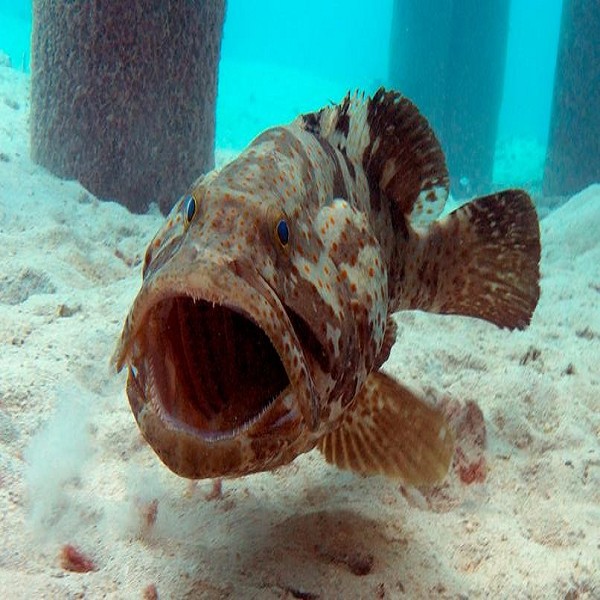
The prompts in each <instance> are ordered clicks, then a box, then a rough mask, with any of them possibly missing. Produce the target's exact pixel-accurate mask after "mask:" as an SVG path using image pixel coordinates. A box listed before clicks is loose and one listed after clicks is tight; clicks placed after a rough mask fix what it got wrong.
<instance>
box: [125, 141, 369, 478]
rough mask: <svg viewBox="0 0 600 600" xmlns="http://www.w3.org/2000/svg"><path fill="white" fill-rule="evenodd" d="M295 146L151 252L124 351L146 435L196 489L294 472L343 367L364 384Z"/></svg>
mask: <svg viewBox="0 0 600 600" xmlns="http://www.w3.org/2000/svg"><path fill="white" fill-rule="evenodd" d="M272 137H273V138H274V139H278V137H281V136H280V135H279V134H272ZM283 137H285V136H283ZM281 146H282V142H281V143H280V145H279V146H277V145H276V144H274V143H273V142H272V140H271V139H269V137H268V136H267V137H266V139H265V140H263V142H262V143H259V144H258V146H256V145H253V146H251V147H250V148H249V149H248V150H247V151H246V152H245V153H244V155H242V156H241V157H239V158H238V159H237V160H236V161H235V162H234V163H233V164H231V165H230V166H228V167H225V168H224V169H223V170H222V171H221V172H219V173H218V174H217V173H211V174H209V175H208V176H206V177H204V178H202V179H201V180H199V181H198V182H197V183H196V184H194V185H193V186H192V188H191V189H190V190H189V192H188V193H187V194H185V195H184V197H183V198H181V200H180V201H179V202H178V203H177V204H176V205H175V207H174V208H173V210H172V212H171V214H170V215H169V217H168V219H167V221H166V224H165V225H164V226H163V228H162V229H161V231H159V233H158V234H157V236H156V237H155V238H154V240H153V241H152V242H151V243H150V246H149V248H148V251H147V253H146V257H145V261H144V267H143V283H142V287H141V290H140V292H139V294H138V296H137V297H136V299H135V302H134V304H133V307H132V309H131V311H130V313H129V316H128V317H127V320H126V323H125V326H124V330H123V333H122V336H121V340H120V343H119V346H118V348H117V350H116V352H115V356H114V363H115V365H116V367H117V369H119V370H120V369H121V368H122V367H123V366H124V365H128V369H129V373H128V383H127V393H128V397H129V401H130V404H131V408H132V411H133V413H134V415H135V418H136V420H137V422H138V425H139V427H140V430H141V432H142V434H143V435H144V437H145V438H146V440H147V441H148V442H149V444H150V445H151V446H152V447H153V449H154V450H155V451H156V453H157V454H158V455H159V457H160V458H161V459H162V460H163V462H164V463H165V464H166V465H167V466H168V467H169V468H170V469H171V470H173V471H174V472H176V473H177V474H179V475H182V476H185V477H190V478H194V479H200V478H205V477H216V476H237V475H243V474H246V473H250V472H255V471H262V470H267V469H270V468H273V467H275V466H278V465H280V464H285V463H287V462H290V461H291V460H293V458H295V457H296V456H297V455H298V454H299V453H301V452H304V451H306V450H308V449H310V448H311V447H312V446H314V444H315V443H316V440H317V438H318V436H317V432H318V430H319V429H320V428H322V427H323V426H324V423H323V417H324V415H325V416H328V415H329V413H330V412H331V411H330V408H329V407H328V406H327V399H328V393H329V392H330V391H331V390H332V389H333V388H334V387H335V386H336V385H339V377H341V374H340V373H338V374H335V373H333V365H334V363H335V364H338V365H342V366H343V368H344V369H345V372H346V373H347V374H349V375H348V376H352V377H354V378H355V377H356V374H355V372H354V371H353V368H352V367H353V359H352V357H351V356H350V354H351V352H350V349H351V347H352V343H351V341H352V340H353V339H355V337H356V335H355V334H356V331H355V327H356V322H355V321H354V320H353V319H352V318H347V317H349V316H350V315H348V314H347V313H346V311H345V309H343V308H340V307H339V306H334V303H333V302H331V301H330V299H329V298H328V296H327V295H326V294H325V293H324V292H323V290H324V289H325V286H326V287H327V288H329V289H330V290H332V289H333V288H334V287H335V286H336V277H338V279H339V274H338V273H337V270H336V269H335V266H334V265H331V269H330V271H329V272H327V273H325V272H321V275H320V277H321V280H320V282H318V283H317V282H316V281H313V280H312V279H310V278H308V276H307V273H305V272H304V271H303V269H304V268H305V263H306V261H307V257H312V258H309V260H310V261H311V268H312V269H313V271H314V268H315V266H316V264H317V263H319V260H320V257H322V255H323V251H324V246H323V241H322V240H320V239H319V238H318V236H316V235H308V236H307V235H305V234H306V233H307V231H308V230H307V227H308V226H307V225H306V223H308V222H310V221H312V219H313V217H315V214H313V212H314V211H313V212H311V211H312V208H311V206H310V203H308V204H307V203H306V202H303V203H302V204H300V202H299V197H301V196H303V195H305V194H306V192H307V190H306V189H305V186H306V185H310V184H311V181H310V177H308V176H306V177H304V178H303V176H302V175H301V174H300V173H296V174H295V175H290V173H295V172H294V167H293V164H297V157H296V156H294V155H293V152H292V150H291V146H289V147H287V146H286V148H287V152H283V156H282V155H281V152H282V147H281ZM283 146H285V144H283ZM286 157H287V158H286ZM288 159H289V160H288ZM284 175H285V176H284ZM316 210H317V209H316V208H315V211H316ZM302 227H304V230H303V229H302ZM322 267H323V265H321V267H320V268H321V271H322ZM326 271H327V269H326ZM312 276H314V272H313V273H312ZM319 286H320V287H321V288H323V289H322V290H321V293H319V292H318V289H317V288H318V287H319ZM336 303H337V304H338V305H339V298H338V299H337V300H336ZM348 307H350V303H348ZM344 322H345V323H346V324H345V325H344V324H343V323H344ZM342 329H344V330H343V331H342ZM353 335H354V337H353ZM343 340H350V343H347V344H346V346H344V347H340V346H343V344H344V342H343ZM344 352H346V353H347V354H348V356H347V357H346V358H347V360H339V358H340V353H342V354H343V353H344ZM334 355H335V357H336V359H335V360H334ZM342 358H343V357H342ZM342 379H343V377H342ZM357 385H358V382H355V384H354V387H356V386H357ZM354 392H355V390H352V391H349V392H348V394H347V396H348V398H351V397H352V396H353V395H354Z"/></svg>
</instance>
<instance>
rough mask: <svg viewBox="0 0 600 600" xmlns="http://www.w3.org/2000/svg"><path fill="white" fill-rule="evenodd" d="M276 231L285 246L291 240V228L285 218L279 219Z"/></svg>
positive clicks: (280, 241)
mask: <svg viewBox="0 0 600 600" xmlns="http://www.w3.org/2000/svg"><path fill="white" fill-rule="evenodd" d="M275 232H276V233H277V239H278V240H279V243H280V244H281V245H282V246H283V247H284V248H285V246H287V245H288V243H289V241H290V229H289V227H288V224H287V221H286V220H285V219H279V221H278V222H277V225H276V227H275Z"/></svg>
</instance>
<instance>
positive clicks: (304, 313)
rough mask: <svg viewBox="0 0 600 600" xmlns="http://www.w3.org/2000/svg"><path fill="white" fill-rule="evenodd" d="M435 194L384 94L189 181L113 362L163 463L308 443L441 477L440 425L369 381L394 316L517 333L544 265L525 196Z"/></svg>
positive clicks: (224, 470)
mask: <svg viewBox="0 0 600 600" xmlns="http://www.w3.org/2000/svg"><path fill="white" fill-rule="evenodd" d="M447 196H448V172H447V169H446V165H445V159H444V155H443V153H442V150H441V148H440V145H439V143H438V141H437V140H436V137H435V135H434V133H433V131H432V130H431V128H430V126H429V124H428V123H427V121H426V119H425V118H424V117H423V116H422V115H421V114H420V113H419V111H418V110H417V108H416V107H415V106H414V105H413V104H412V103H411V102H410V101H409V100H408V99H407V98H405V97H403V96H402V95H400V94H399V93H397V92H394V91H386V90H384V89H380V90H378V91H377V92H376V93H375V94H374V95H373V96H372V97H365V96H364V95H362V94H358V93H355V94H348V95H347V96H346V97H345V98H344V100H343V101H342V102H341V103H340V104H339V105H331V106H327V107H325V108H323V109H322V110H320V111H318V112H315V113H310V114H304V115H301V116H299V117H298V118H297V119H295V120H294V121H293V122H292V123H291V124H290V125H287V126H282V127H274V128H271V129H268V130H266V131H265V132H263V133H262V134H260V135H259V136H258V137H257V138H256V139H255V140H254V141H253V142H252V143H251V144H250V145H249V146H248V148H247V149H246V150H245V151H244V152H242V153H241V154H240V155H239V157H238V158H237V159H236V160H234V161H233V162H231V163H230V164H228V165H227V166H225V167H224V168H223V169H222V170H220V171H218V172H217V171H213V172H210V173H209V174H207V175H206V176H204V177H201V178H200V179H198V180H197V181H196V182H195V183H194V184H193V185H192V186H191V188H190V189H189V190H188V192H187V193H186V194H185V195H184V196H183V197H182V198H181V199H180V200H179V201H178V203H177V204H176V205H175V207H174V208H173V210H172V211H171V213H170V215H169V217H168V219H167V221H166V224H165V225H164V226H163V227H162V229H161V230H160V231H159V233H158V234H157V235H156V237H155V238H154V239H153V241H152V242H151V243H150V246H149V247H148V250H147V252H146V256H145V261H144V266H143V282H142V286H141V290H140V292H139V294H138V295H137V297H136V299H135V302H134V304H133V307H132V309H131V311H130V313H129V316H128V317H127V320H126V322H125V326H124V329H123V333H122V336H121V339H120V342H119V345H118V348H117V350H116V352H115V356H114V364H115V365H116V368H117V369H118V370H121V369H122V367H123V366H124V365H127V366H128V371H129V373H128V379H127V394H128V397H129V402H130V404H131V409H132V411H133V414H134V415H135V418H136V420H137V423H138V425H139V428H140V430H141V432H142V434H143V436H144V437H145V439H146V440H147V441H148V443H149V444H150V445H151V446H152V448H153V449H154V450H155V452H156V453H157V454H158V456H159V457H160V458H161V460H162V461H163V462H164V463H165V464H166V465H167V466H168V467H169V468H170V469H171V470H173V471H174V472H175V473H177V474H179V475H181V476H184V477H189V478H193V479H201V478H206V477H227V476H229V477H232V476H240V475H245V474H248V473H253V472H257V471H266V470H270V469H273V468H275V467H277V466H280V465H283V464H286V463H289V462H290V461H292V460H294V458H295V457H297V456H298V455H299V454H301V453H303V452H308V451H309V450H311V449H312V448H315V447H317V448H318V449H319V450H320V452H321V453H322V454H323V456H324V457H325V459H326V460H327V461H329V462H330V463H333V464H335V465H337V466H338V467H340V468H342V469H351V470H353V471H355V472H357V473H360V474H377V473H381V474H384V475H387V476H390V477H397V478H400V479H401V480H402V481H404V482H405V483H407V484H411V485H425V484H430V483H433V482H436V481H439V480H440V479H442V478H443V477H444V475H445V474H446V472H447V470H448V466H449V463H450V461H451V458H452V454H453V444H454V440H453V437H454V436H453V433H452V431H451V429H450V427H449V425H448V424H447V422H446V420H445V418H444V416H443V415H442V414H441V413H440V412H439V411H438V410H436V409H435V408H434V407H432V406H430V405H429V404H428V403H426V402H424V401H423V400H422V399H420V398H419V397H418V396H417V395H416V394H415V393H413V392H412V391H411V390H409V389H408V388H406V387H404V386H403V385H401V384H400V383H399V382H398V381H396V380H395V379H393V378H392V377H390V376H389V375H387V374H385V373H383V372H382V371H381V367H382V365H383V363H384V362H385V361H386V359H387V358H388V356H389V354H390V350H391V348H392V345H393V344H394V342H395V338H396V327H395V324H394V320H393V317H392V315H393V313H395V312H396V311H400V310H415V309H416V310H422V311H428V312H433V313H442V314H458V315H467V316H470V317H476V318H479V319H484V320H486V321H490V322H491V323H494V324H495V325H497V326H499V327H506V328H509V329H514V328H517V329H521V328H524V327H526V326H527V325H528V324H529V322H530V319H531V316H532V313H533V311H534V309H535V306H536V304H537V301H538V297H539V259H540V238H539V223H538V219H537V216H536V212H535V209H534V206H533V204H532V202H531V200H530V198H529V196H528V195H527V194H526V193H525V192H523V191H520V190H508V191H504V192H500V193H496V194H493V195H490V196H486V197H482V198H478V199H476V200H474V201H472V202H471V203H469V204H467V205H465V206H462V207H461V208H459V209H457V210H455V211H454V212H451V213H450V214H448V215H447V216H444V217H443V218H440V214H441V211H442V209H443V207H444V203H445V201H446V198H447ZM406 350H409V349H406ZM406 350H405V351H406Z"/></svg>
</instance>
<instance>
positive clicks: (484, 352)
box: [0, 0, 600, 600]
mask: <svg viewBox="0 0 600 600" xmlns="http://www.w3.org/2000/svg"><path fill="white" fill-rule="evenodd" d="M41 1H42V0H40V2H41ZM434 3H435V2H434ZM69 4H70V5H76V3H69ZM81 4H82V5H83V4H84V3H81ZM132 4H133V3H132ZM450 4H451V3H450V2H449V3H448V4H447V6H450ZM467 4H468V5H470V6H471V7H472V6H473V5H474V4H475V5H476V4H477V3H473V2H471V0H465V3H464V5H465V6H466V5H467ZM481 4H482V6H483V3H481ZM47 5H48V4H47ZM97 5H99V4H97ZM400 5H403V6H404V7H405V8H406V7H409V8H410V7H411V6H412V7H428V6H429V5H430V4H429V1H428V2H417V0H415V2H414V3H412V4H411V3H410V2H402V1H394V0H375V1H373V2H368V3H367V2H361V1H359V0H347V1H344V2H341V1H337V0H332V1H329V2H319V1H317V0H306V1H305V2H302V3H299V2H281V1H279V2H278V1H276V0H258V1H245V0H230V1H229V2H227V5H226V14H225V21H224V27H223V34H222V44H221V50H220V59H219V65H218V95H217V101H216V135H215V144H214V145H215V157H214V158H215V164H216V166H217V167H221V166H223V165H224V164H225V163H227V162H228V161H229V160H231V159H233V158H235V157H236V156H237V154H238V153H239V152H240V151H241V150H243V148H244V147H246V146H247V144H248V143H249V142H250V140H252V139H253V138H254V137H255V136H256V135H257V134H259V133H260V132H261V131H263V130H264V129H265V128H267V127H270V126H273V125H276V124H280V123H287V122H289V121H291V120H292V119H294V118H295V117H296V116H297V115H298V114H299V113H302V112H307V111H314V110H316V109H318V108H320V107H321V106H324V105H326V104H328V103H330V102H339V101H340V100H341V99H342V98H343V97H344V95H345V94H346V93H347V91H348V90H354V89H362V90H365V91H366V92H367V93H373V92H374V91H375V90H376V89H377V88H378V87H379V86H382V85H384V86H390V85H396V84H395V83H393V79H394V76H393V73H392V71H393V70H394V68H395V67H394V53H393V51H392V48H393V45H392V39H396V40H397V39H399V38H401V37H402V36H398V35H396V36H394V33H393V32H394V27H397V26H398V22H397V21H396V18H397V12H395V10H396V9H397V7H398V6H400ZM452 5H453V6H454V7H455V11H454V14H453V17H452V18H453V19H454V27H455V31H457V32H460V34H456V35H455V36H454V38H453V39H454V40H455V41H457V43H458V42H459V41H461V40H469V39H471V38H472V37H474V36H475V34H476V33H477V35H484V36H485V35H487V33H488V32H490V31H491V29H490V24H489V22H488V23H487V24H486V25H485V26H484V27H483V26H482V28H478V27H477V20H476V18H475V19H474V18H473V13H472V12H471V13H469V15H467V12H466V11H465V12H464V13H463V12H461V2H460V1H455V2H453V3H452ZM492 5H493V6H495V7H500V8H502V9H504V10H508V18H507V31H506V51H505V53H504V54H503V56H502V60H503V61H504V66H503V68H502V72H501V73H500V75H499V74H498V71H497V70H494V74H496V75H499V76H498V77H497V79H498V80H501V103H500V106H499V111H498V115H497V119H498V120H497V133H496V135H495V142H494V146H495V148H494V164H493V178H492V181H491V183H486V186H487V187H489V188H490V190H496V189H500V188H505V187H523V188H524V189H525V190H527V191H528V192H529V193H530V194H531V195H532V197H533V199H534V202H535V204H536V208H537V211H538V214H539V217H540V229H541V238H542V259H541V272H542V279H541V297H540V301H539V304H538V307H537V309H536V311H535V313H534V316H533V319H532V322H531V324H530V326H529V327H528V328H527V329H526V330H524V331H514V332H510V331H508V330H506V329H497V328H496V327H494V326H493V325H490V324H489V323H485V322H483V321H479V320H476V319H469V318H464V317H458V316H456V317H454V316H441V315H430V314H423V313H421V312H418V311H415V312H409V311H405V312H400V313H397V314H396V315H395V316H394V318H395V321H396V325H397V326H398V341H397V342H396V344H395V345H394V347H393V349H392V352H391V354H390V357H389V360H388V361H387V362H386V363H385V365H384V370H385V371H386V372H387V373H389V374H391V375H393V376H394V377H396V378H397V379H399V380H401V381H402V382H404V383H405V384H406V385H407V386H409V387H410V388H411V389H414V390H416V391H418V393H419V394H420V395H421V396H422V397H425V398H427V399H428V400H430V401H432V402H439V403H441V404H443V405H445V406H447V407H454V409H455V410H456V414H455V416H456V421H457V423H456V427H457V433H458V435H459V438H460V439H462V440H469V443H462V444H461V445H460V451H461V452H463V453H464V455H463V456H462V460H463V463H461V464H459V465H453V468H452V469H451V473H450V474H449V476H448V479H447V480H446V481H445V482H444V483H443V485H440V486H437V487H436V488H435V489H433V490H430V491H424V490H420V489H413V488H408V487H406V486H403V485H401V484H399V483H398V482H394V481H390V480H387V479H383V478H381V477H369V478H365V477H358V476H355V475H354V474H352V473H349V472H342V471H340V470H338V469H336V468H334V467H331V466H330V465H328V464H326V463H325V461H324V460H323V458H322V457H321V456H320V455H319V454H318V453H316V452H311V453H308V454H305V455H302V456H300V457H299V458H298V459H296V460H295V461H294V462H293V463H292V464H290V465H287V466H284V467H281V468H278V469H276V470H274V471H272V472H267V473H260V474H256V475H251V476H248V477H244V478H240V479H233V480H225V481H223V482H222V485H221V484H215V483H213V482H212V481H206V480H204V481H199V482H195V481H191V482H190V481H186V480H183V479H181V478H178V477H176V476H175V475H174V474H172V473H171V472H170V471H169V470H168V469H166V468H165V467H164V466H163V465H162V464H161V463H160V461H159V460H158V459H157V457H156V455H155V454H154V453H153V451H152V450H151V449H150V447H149V446H148V445H147V444H146V443H145V442H144V440H143V438H142V437H141V435H140V434H139V431H138V428H137V426H136V423H135V421H134V418H133V416H132V414H131V410H130V407H129V404H128V400H127V397H126V394H125V374H124V373H121V374H116V373H114V370H113V369H112V368H111V367H110V366H109V362H110V357H111V355H112V353H113V351H114V349H115V344H116V342H117V340H118V338H119V334H120V332H121V328H122V326H123V321H124V319H125V317H126V315H127V312H128V310H129V308H130V306H131V304H132V301H133V299H134V297H135V295H136V293H137V292H138V290H139V286H140V281H141V269H142V263H143V260H144V253H145V250H146V247H147V246H148V243H149V242H150V240H152V238H153V236H154V235H155V233H156V232H157V230H158V229H159V228H160V227H161V226H162V225H163V223H164V214H161V211H160V209H159V206H158V205H157V204H156V203H155V202H150V204H149V207H148V210H147V211H146V210H143V211H137V212H138V214H134V212H131V211H130V210H128V209H127V208H126V207H125V206H123V205H122V204H119V203H118V202H114V201H110V200H107V199H101V198H99V197H97V196H96V195H95V194H94V193H92V192H90V190H89V189H88V188H86V186H83V185H82V184H81V183H79V182H78V181H75V180H74V179H73V178H68V177H64V178H61V177H57V176H56V175H54V174H52V173H51V172H50V170H48V169H46V168H44V167H43V166H40V164H37V163H36V162H35V161H34V160H32V158H31V155H32V148H31V126H32V119H31V109H32V101H31V69H30V65H31V32H32V5H31V2H25V1H21V0H0V598H2V599H4V598H6V599H12V598H15V599H17V598H18V599H21V598H116V599H121V598H137V599H139V598H144V599H146V600H151V599H155V598H212V599H217V598H219V599H220V598H258V599H262V598H266V599H275V598H286V599H288V598H302V599H310V600H312V599H329V598H448V599H450V598H452V599H456V598H519V599H520V598H540V599H541V598H544V599H546V598H557V599H561V600H576V599H587V600H592V599H596V598H600V542H599V541H600V368H599V366H598V357H599V356H600V234H599V232H600V172H594V170H593V169H594V168H595V167H593V166H592V167H590V168H589V169H588V172H591V178H588V180H587V181H586V183H585V185H580V186H575V187H574V188H573V189H570V190H569V191H568V192H560V193H558V192H557V193H551V194H549V193H545V192H544V177H545V170H546V169H547V161H548V158H547V157H548V148H549V144H550V140H551V138H552V126H551V123H552V110H553V94H554V93H555V92H554V91H555V81H556V77H557V76H564V75H565V73H564V72H563V71H561V69H560V66H559V67H557V64H560V63H557V57H558V56H559V50H560V44H561V17H562V15H563V12H564V11H565V7H569V8H571V9H575V8H577V7H579V8H580V9H583V7H587V9H586V10H588V11H589V13H590V14H594V15H596V18H597V22H600V16H599V15H598V13H599V12H600V9H598V1H597V0H587V1H586V0H564V2H563V1H561V0H512V2H510V3H508V2H503V1H501V0H490V2H489V3H487V4H485V6H487V7H489V6H492ZM415 14H416V13H415ZM417 16H418V15H417ZM438 16H439V15H433V14H432V19H433V18H434V17H438ZM461 17H462V19H461ZM463 21H464V28H463V29H461V28H460V26H461V23H462V22H463ZM589 23H590V24H593V23H594V21H593V20H592V19H589ZM436 31H437V30H436ZM409 37H410V36H407V39H408V38H409ZM563 37H564V36H563ZM434 38H435V36H434ZM402 39H404V38H402ZM598 39H600V32H599V31H598V30H597V29H593V28H592V29H591V31H589V32H587V33H586V40H583V41H582V44H581V47H583V46H584V45H585V44H584V43H583V42H585V41H587V42H589V43H590V44H592V47H593V48H595V52H596V54H595V60H592V64H591V66H590V64H589V63H588V64H587V67H588V71H586V73H587V72H589V76H586V80H587V82H588V83H589V86H588V91H590V90H591V92H590V93H591V95H590V97H591V101H590V102H589V103H588V117H589V121H588V123H589V125H587V124H585V125H572V126H570V127H569V137H570V138H572V139H573V140H574V141H575V142H576V141H577V140H585V141H586V143H588V146H587V147H588V148H591V150H586V153H587V154H584V155H583V156H581V157H580V160H579V162H580V163H582V164H583V165H584V166H589V165H595V164H598V163H597V159H598V156H599V155H600V148H598V143H599V142H598V140H600V131H598V130H597V127H598V119H597V118H596V119H594V117H595V115H597V114H599V113H600V95H599V94H600V75H599V70H598V69H599V68H600V67H599V65H600V56H599V53H600V41H599V42H598V43H595V41H594V40H598ZM594 44H595V45H594ZM575 48H578V46H577V44H576V45H575ZM577 52H579V50H575V53H576V54H577ZM423 64H425V63H423ZM419 65H420V63H418V62H415V64H414V65H413V66H414V67H415V69H413V71H414V72H416V73H417V74H418V75H420V76H422V81H423V82H424V84H427V82H429V81H436V77H437V74H436V73H433V72H430V71H429V70H428V69H429V67H428V68H422V69H420V68H419ZM181 68H182V69H185V68H186V66H185V65H183V64H182V65H181ZM413 74H414V73H413ZM567 87H568V85H567ZM400 91H402V88H400ZM417 92H419V90H418V89H417ZM594 94H595V95H594ZM574 97H575V99H576V97H577V94H574ZM430 100H431V98H430V99H429V101H430ZM417 104H419V105H421V103H419V102H417ZM425 104H426V103H425ZM425 104H423V106H425ZM573 104H577V103H576V102H573ZM432 112H433V109H432ZM434 120H435V116H433V118H432V122H433V121H434ZM467 121H468V119H467ZM594 123H595V125H594ZM467 125H468V123H467ZM462 126H465V125H464V123H463V124H462ZM164 133H165V135H167V134H168V132H167V131H165V132H164ZM590 140H591V141H590ZM447 141H448V142H451V141H452V140H451V139H448V140H447ZM594 144H595V146H594ZM594 148H596V149H597V151H596V150H594ZM198 175H199V173H198ZM451 176H452V178H453V181H454V184H455V188H453V193H454V197H453V198H451V200H450V201H449V204H450V208H453V207H455V206H456V204H457V203H459V202H462V201H464V200H466V199H468V196H469V195H470V191H472V186H473V185H475V182H474V181H472V178H471V177H469V176H467V175H465V174H464V173H462V172H460V171H458V172H452V173H451ZM189 183H190V181H182V182H181V185H182V186H183V187H184V188H185V187H186V186H187V185H189ZM179 193H180V192H178V191H175V190H174V191H173V197H172V200H173V202H174V201H175V200H176V199H177V197H178V195H179ZM163 212H164V211H163ZM475 407H477V408H476V409H475ZM482 428H483V432H484V434H483V435H480V436H479V437H477V436H476V435H475V433H480V432H481V430H482ZM469 444H470V445H469ZM473 455H474V456H475V457H476V459H477V460H474V461H473V462H470V463H468V464H467V468H465V462H464V461H467V462H468V460H471V457H472V456H473ZM465 457H466V458H465Z"/></svg>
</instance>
